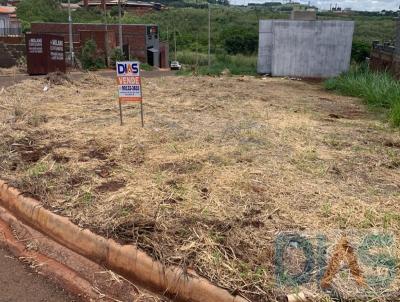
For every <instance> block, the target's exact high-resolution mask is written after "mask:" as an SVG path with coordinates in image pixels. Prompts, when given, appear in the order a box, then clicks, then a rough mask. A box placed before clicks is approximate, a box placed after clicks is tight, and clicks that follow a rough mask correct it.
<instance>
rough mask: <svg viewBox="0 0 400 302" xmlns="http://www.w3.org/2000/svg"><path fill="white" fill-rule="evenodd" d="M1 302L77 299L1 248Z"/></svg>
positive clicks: (53, 301)
mask: <svg viewBox="0 0 400 302" xmlns="http://www.w3.org/2000/svg"><path fill="white" fill-rule="evenodd" d="M0 288H1V291H0V302H69V301H75V300H74V298H73V297H71V296H69V295H68V294H67V293H66V292H64V291H63V290H62V289H60V288H58V287H57V286H56V285H55V284H53V283H52V282H51V281H50V280H48V279H46V278H45V277H43V276H41V275H38V274H37V273H35V272H33V271H32V270H31V269H30V268H29V267H27V266H26V265H25V264H23V263H21V262H20V261H19V260H17V259H16V258H14V257H11V256H10V254H9V253H8V252H7V251H5V250H4V249H1V248H0Z"/></svg>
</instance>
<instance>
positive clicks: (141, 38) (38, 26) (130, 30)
mask: <svg viewBox="0 0 400 302" xmlns="http://www.w3.org/2000/svg"><path fill="white" fill-rule="evenodd" d="M81 30H93V31H102V30H105V25H104V24H73V28H72V32H73V41H74V43H78V45H79V46H81V45H80V33H79V31H81ZM108 30H110V31H114V32H115V37H116V41H117V45H118V41H119V38H118V24H109V25H108ZM31 31H32V33H50V34H59V35H62V36H64V38H65V41H66V42H68V40H69V36H68V24H67V23H32V25H31ZM122 33H123V36H122V40H123V43H124V44H129V49H130V55H131V56H132V57H136V58H138V59H140V60H142V61H146V60H147V49H146V25H136V24H124V25H122Z"/></svg>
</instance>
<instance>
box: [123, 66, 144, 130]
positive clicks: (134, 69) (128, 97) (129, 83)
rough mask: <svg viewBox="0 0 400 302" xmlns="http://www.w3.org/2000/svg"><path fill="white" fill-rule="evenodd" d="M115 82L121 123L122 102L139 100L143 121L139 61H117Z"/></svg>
mask: <svg viewBox="0 0 400 302" xmlns="http://www.w3.org/2000/svg"><path fill="white" fill-rule="evenodd" d="M116 68H117V84H118V98H119V113H120V118H121V125H122V105H121V103H123V102H139V103H140V115H141V119H142V127H143V126H144V121H143V98H142V84H141V81H140V63H139V62H136V61H126V62H117V64H116Z"/></svg>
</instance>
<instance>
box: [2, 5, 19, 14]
mask: <svg viewBox="0 0 400 302" xmlns="http://www.w3.org/2000/svg"><path fill="white" fill-rule="evenodd" d="M15 10H16V7H15V6H0V14H15Z"/></svg>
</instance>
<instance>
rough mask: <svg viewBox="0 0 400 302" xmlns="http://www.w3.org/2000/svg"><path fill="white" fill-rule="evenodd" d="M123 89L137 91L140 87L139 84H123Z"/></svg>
mask: <svg viewBox="0 0 400 302" xmlns="http://www.w3.org/2000/svg"><path fill="white" fill-rule="evenodd" d="M121 89H122V90H135V91H139V90H140V87H139V86H138V85H136V86H121Z"/></svg>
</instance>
